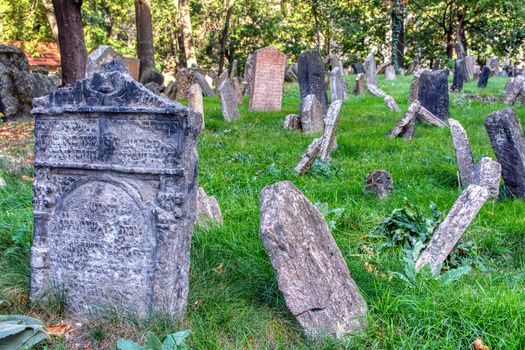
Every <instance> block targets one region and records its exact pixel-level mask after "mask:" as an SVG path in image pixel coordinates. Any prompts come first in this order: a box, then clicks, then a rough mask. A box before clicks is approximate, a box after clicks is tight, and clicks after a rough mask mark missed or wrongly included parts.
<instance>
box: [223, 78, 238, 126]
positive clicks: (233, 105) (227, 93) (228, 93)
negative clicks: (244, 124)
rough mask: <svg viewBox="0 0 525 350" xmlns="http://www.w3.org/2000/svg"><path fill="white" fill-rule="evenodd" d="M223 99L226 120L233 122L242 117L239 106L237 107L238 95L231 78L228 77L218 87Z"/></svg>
mask: <svg viewBox="0 0 525 350" xmlns="http://www.w3.org/2000/svg"><path fill="white" fill-rule="evenodd" d="M218 92H219V97H220V100H221V111H222V116H223V118H224V120H226V121H228V122H231V121H233V120H237V119H240V118H241V115H240V113H239V108H238V107H237V96H236V95H235V91H234V90H233V87H232V85H231V83H230V79H226V80H224V81H223V82H222V83H221V86H219V89H218Z"/></svg>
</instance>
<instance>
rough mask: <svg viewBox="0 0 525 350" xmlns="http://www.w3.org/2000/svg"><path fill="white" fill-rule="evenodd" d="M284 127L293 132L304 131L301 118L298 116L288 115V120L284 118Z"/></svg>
mask: <svg viewBox="0 0 525 350" xmlns="http://www.w3.org/2000/svg"><path fill="white" fill-rule="evenodd" d="M283 127H284V128H285V129H288V130H291V131H302V126H301V117H299V116H298V115H297V114H288V115H287V116H286V118H284V124H283Z"/></svg>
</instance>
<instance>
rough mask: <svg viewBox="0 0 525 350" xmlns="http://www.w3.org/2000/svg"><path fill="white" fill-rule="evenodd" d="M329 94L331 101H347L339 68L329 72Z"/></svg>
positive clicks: (344, 84)
mask: <svg viewBox="0 0 525 350" xmlns="http://www.w3.org/2000/svg"><path fill="white" fill-rule="evenodd" d="M330 92H331V94H332V96H331V97H332V102H333V101H337V100H340V101H344V100H347V99H348V94H347V92H346V83H345V80H344V78H343V72H342V71H341V69H340V68H339V67H335V68H333V69H332V71H331V72H330Z"/></svg>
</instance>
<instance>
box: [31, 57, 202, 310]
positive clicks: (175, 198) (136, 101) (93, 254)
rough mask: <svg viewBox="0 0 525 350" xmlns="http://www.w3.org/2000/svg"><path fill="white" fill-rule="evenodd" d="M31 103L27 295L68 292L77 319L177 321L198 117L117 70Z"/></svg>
mask: <svg viewBox="0 0 525 350" xmlns="http://www.w3.org/2000/svg"><path fill="white" fill-rule="evenodd" d="M103 68H104V70H106V71H102V72H100V73H95V74H94V75H93V78H92V79H86V80H81V81H77V82H75V83H74V84H71V85H68V86H65V87H63V88H61V89H59V90H57V91H55V92H53V93H51V94H50V95H49V96H47V97H42V98H39V99H35V101H34V104H33V106H34V109H33V111H32V113H33V115H34V117H35V161H34V165H35V174H36V176H35V182H34V185H33V186H34V187H33V188H34V192H35V197H34V200H33V205H34V220H35V224H34V238H33V245H32V248H31V297H32V298H33V299H35V298H38V297H40V296H43V295H44V294H45V293H46V291H48V290H49V289H50V288H53V287H54V286H63V287H64V288H65V289H66V293H67V307H68V309H70V310H71V311H72V312H74V313H77V314H87V313H90V312H92V311H93V312H96V311H97V310H99V309H98V307H102V308H104V307H107V306H108V305H111V306H116V305H118V306H120V307H122V308H124V309H128V308H129V310H132V311H133V312H136V313H137V314H139V315H147V314H148V313H150V312H151V311H152V309H153V308H155V309H158V310H160V311H162V312H166V313H168V314H170V315H171V316H173V317H176V318H180V317H182V316H183V314H184V310H185V308H186V304H187V296H188V277H189V267H190V266H189V265H190V260H189V259H190V243H191V237H192V232H193V222H194V221H195V212H196V191H197V138H198V135H199V130H200V125H199V118H198V116H197V114H196V113H195V112H193V111H192V110H190V109H188V108H186V107H184V106H182V105H180V104H178V103H176V102H173V101H171V100H169V99H166V98H163V97H160V96H158V95H155V94H154V93H152V92H151V91H149V90H147V89H146V88H144V87H143V86H142V85H140V84H139V83H137V82H136V81H135V80H133V78H132V77H131V76H130V75H129V74H128V73H127V72H125V71H124V67H123V66H122V65H121V64H118V62H111V63H108V64H106V65H103Z"/></svg>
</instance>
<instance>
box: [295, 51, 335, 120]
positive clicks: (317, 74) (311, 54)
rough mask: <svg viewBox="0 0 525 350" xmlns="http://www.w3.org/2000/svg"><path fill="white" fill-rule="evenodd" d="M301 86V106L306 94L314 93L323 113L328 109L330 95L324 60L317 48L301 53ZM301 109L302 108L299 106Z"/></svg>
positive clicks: (299, 60) (299, 63) (299, 61)
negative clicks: (327, 91) (327, 90)
mask: <svg viewBox="0 0 525 350" xmlns="http://www.w3.org/2000/svg"><path fill="white" fill-rule="evenodd" d="M297 63H298V68H299V88H300V90H301V106H302V104H303V103H304V99H305V98H306V96H308V95H311V94H314V95H315V97H316V98H317V100H318V101H319V103H320V104H321V108H322V110H323V113H326V111H327V109H328V97H327V95H326V84H325V81H324V62H323V60H322V59H321V56H320V55H319V53H318V52H317V51H315V50H308V51H305V52H303V53H301V54H300V55H299V59H298V61H297ZM299 109H301V108H299Z"/></svg>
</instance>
